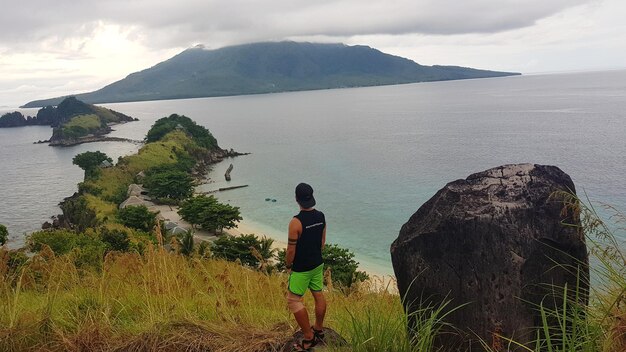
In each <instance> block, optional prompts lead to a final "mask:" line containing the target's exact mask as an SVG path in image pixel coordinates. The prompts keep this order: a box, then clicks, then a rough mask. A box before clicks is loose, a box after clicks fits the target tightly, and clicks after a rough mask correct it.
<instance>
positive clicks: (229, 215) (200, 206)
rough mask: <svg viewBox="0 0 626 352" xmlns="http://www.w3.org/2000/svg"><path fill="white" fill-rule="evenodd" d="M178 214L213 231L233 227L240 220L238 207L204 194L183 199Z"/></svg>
mask: <svg viewBox="0 0 626 352" xmlns="http://www.w3.org/2000/svg"><path fill="white" fill-rule="evenodd" d="M178 214H180V216H181V217H182V218H183V220H185V221H187V222H189V223H190V224H192V225H194V226H195V225H199V226H200V227H202V228H203V229H206V230H209V231H215V232H222V230H223V229H230V228H233V227H235V226H236V223H237V222H239V221H241V220H242V217H241V214H240V212H239V207H233V206H231V205H229V204H222V203H220V202H218V201H217V199H216V198H215V197H214V196H208V197H207V196H204V195H201V196H197V197H193V198H189V199H187V200H185V201H183V202H182V203H181V207H180V210H179V211H178Z"/></svg>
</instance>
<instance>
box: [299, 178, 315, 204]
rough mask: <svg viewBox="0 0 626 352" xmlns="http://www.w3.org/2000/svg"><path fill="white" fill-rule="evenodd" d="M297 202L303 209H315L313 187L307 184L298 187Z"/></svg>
mask: <svg viewBox="0 0 626 352" xmlns="http://www.w3.org/2000/svg"><path fill="white" fill-rule="evenodd" d="M296 201H297V202H298V204H300V206H301V207H303V208H305V209H307V208H313V207H314V206H315V198H313V187H311V186H309V185H307V184H306V183H301V184H299V185H297V186H296Z"/></svg>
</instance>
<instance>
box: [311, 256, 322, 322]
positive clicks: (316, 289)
mask: <svg viewBox="0 0 626 352" xmlns="http://www.w3.org/2000/svg"><path fill="white" fill-rule="evenodd" d="M311 274H312V276H311V282H309V289H311V293H312V294H313V298H314V299H315V330H318V331H319V330H322V329H323V328H324V316H325V315H326V298H324V293H322V290H323V289H324V264H321V265H320V266H318V267H317V268H315V269H313V270H312V271H311Z"/></svg>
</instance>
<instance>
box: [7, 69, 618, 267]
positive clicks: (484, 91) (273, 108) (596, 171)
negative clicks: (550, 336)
mask: <svg viewBox="0 0 626 352" xmlns="http://www.w3.org/2000/svg"><path fill="white" fill-rule="evenodd" d="M106 106H107V107H110V108H113V109H116V110H118V111H121V112H123V113H126V114H129V115H131V116H133V117H138V118H139V119H141V121H139V122H133V123H129V124H126V125H122V126H118V127H117V128H116V129H117V131H116V132H114V134H113V135H117V136H123V137H128V138H135V139H137V138H142V137H143V136H144V135H145V133H146V131H147V130H148V128H149V127H150V125H151V124H152V123H153V122H154V121H155V120H156V119H157V118H159V117H162V116H166V115H169V114H171V113H179V114H185V115H187V116H189V117H191V118H193V119H195V120H196V121H198V123H200V124H202V125H204V126H207V127H208V128H209V129H210V130H211V131H212V133H213V134H214V135H215V136H216V138H217V139H218V141H219V143H220V146H222V147H228V148H231V147H232V148H234V149H236V150H238V151H242V152H251V153H252V154H251V155H248V156H242V157H239V158H235V159H232V160H227V161H226V162H224V163H222V164H218V165H216V166H215V168H214V171H213V172H212V173H211V175H210V176H211V177H212V179H213V180H214V183H211V184H208V185H205V186H203V189H205V190H212V189H217V188H219V187H223V186H226V185H229V186H230V185H240V184H248V185H249V187H247V188H242V189H238V190H233V191H228V192H223V193H219V194H218V197H219V198H220V199H222V200H223V201H228V202H231V203H232V204H234V205H237V206H240V207H241V210H242V214H243V216H244V220H245V221H246V222H247V223H249V224H251V225H252V226H253V227H255V228H257V229H259V230H261V231H262V232H263V233H264V234H267V235H269V236H272V237H276V238H278V239H282V240H284V238H285V236H286V235H285V233H286V227H287V224H288V222H289V219H290V218H291V216H292V215H293V214H295V213H296V212H297V206H296V204H295V202H294V199H293V198H294V196H293V188H294V187H295V185H296V184H297V183H299V182H302V181H304V182H308V183H310V184H311V185H313V187H314V188H315V196H316V199H317V201H318V208H319V209H320V210H322V211H324V212H325V213H326V217H327V221H328V238H329V241H330V242H334V243H338V244H340V245H342V246H345V247H349V248H351V249H352V250H354V251H355V253H357V259H358V260H359V261H360V262H362V263H363V264H364V266H365V267H366V268H370V269H372V270H374V271H377V272H381V273H391V272H392V270H391V263H390V257H389V245H390V244H391V242H392V241H393V240H394V239H395V238H396V237H397V235H398V232H399V230H400V227H401V226H402V224H404V222H406V221H407V220H408V218H409V217H410V215H411V214H413V213H414V212H415V211H416V210H417V209H418V208H419V206H420V205H421V204H423V203H424V202H425V201H426V200H428V199H429V198H430V197H431V196H432V195H433V194H434V193H435V192H436V191H437V190H438V189H440V188H441V187H442V186H443V185H445V184H446V183H447V182H450V181H453V180H455V179H458V178H464V177H466V176H468V175H469V174H471V173H474V172H477V171H481V170H484V169H487V168H490V167H494V166H498V165H501V164H506V163H518V162H532V163H541V164H553V165H557V166H559V167H560V168H561V169H563V170H564V171H565V172H567V173H568V174H569V175H570V176H572V178H573V179H574V182H575V183H576V185H577V187H578V189H579V191H580V190H582V189H583V188H584V190H585V191H586V192H587V194H588V195H589V196H590V198H591V199H592V200H598V201H602V202H606V203H609V204H613V205H615V206H617V207H618V208H621V209H626V189H625V187H624V182H623V175H624V174H625V173H626V163H625V162H624V155H626V142H625V138H624V137H625V136H626V71H613V72H599V73H584V74H564V75H537V76H522V77H506V78H497V79H482V80H468V81H450V82H434V83H424V84H410V85H398V86H386V87H370V88H357V89H340V90H324V91H313V92H297V93H283V94H270V95H255V96H240V97H224V98H205V99H188V100H172V101H158V102H139V103H121V104H106ZM32 128H36V127H32ZM28 129H29V128H20V129H15V131H18V130H19V131H26V130H28ZM2 133H7V132H6V130H4V131H3V130H0V145H2V148H3V150H4V149H6V148H7V147H6V146H5V145H4V138H3V137H2ZM17 133H22V132H17ZM13 134H16V133H13ZM20 138H22V137H20ZM24 138H25V137H24ZM29 138H30V137H29ZM36 139H40V138H39V137H37V138H36ZM36 139H35V140H36ZM32 140H33V138H31V139H30V140H29V142H30V141H32ZM107 145H108V146H109V147H106V148H112V146H118V147H116V148H120V147H119V146H120V145H125V146H126V147H121V149H116V150H117V152H118V154H119V153H122V154H123V153H126V152H132V151H133V148H131V147H128V146H129V145H128V144H123V143H109V144H107ZM36 147H39V148H40V149H37V150H38V151H45V153H43V152H42V153H39V154H37V155H35V156H33V157H35V158H48V157H47V156H46V155H47V154H49V153H57V154H58V153H61V152H57V151H52V152H51V151H50V150H55V148H49V147H45V146H39V145H37V146H36ZM80 147H81V148H76V147H74V148H68V149H66V151H65V152H63V153H66V154H67V156H63V157H62V156H59V158H61V159H62V158H64V157H67V158H69V159H70V160H69V165H68V162H67V161H65V162H63V163H61V162H60V161H59V163H61V164H60V165H65V167H64V168H63V169H64V171H63V172H67V173H68V174H72V175H73V176H72V177H67V178H66V181H67V184H68V186H67V188H70V189H74V188H75V183H76V182H78V181H76V180H74V179H75V178H80V176H82V174H81V170H79V169H77V168H76V167H73V166H72V165H71V157H70V156H69V155H74V154H76V153H78V152H80V151H83V150H84V149H86V148H89V149H90V150H97V149H100V150H103V149H102V148H105V147H104V146H102V145H86V146H80ZM11 148H16V147H15V146H13V147H11ZM46 148H47V149H46ZM124 148H126V149H124ZM122 149H124V150H122ZM107 152H108V151H107ZM9 154H10V153H9ZM11 155H12V154H11ZM11 155H8V156H5V154H3V155H2V158H3V159H2V160H3V164H5V165H11V164H12V163H16V162H17V163H20V162H21V161H20V160H16V159H17V158H15V157H13V156H11ZM5 158H6V159H5ZM231 162H232V163H233V165H234V170H233V172H232V177H233V179H232V181H231V182H230V183H226V182H225V181H224V179H223V174H224V170H225V169H226V168H227V167H228V165H229V164H230V163H231ZM36 163H37V161H33V164H36ZM49 167H50V168H54V167H53V166H49ZM68 168H74V169H72V170H70V169H68ZM26 169H28V167H26ZM40 171H41V170H40ZM29 172H32V170H30V171H28V170H26V171H24V170H22V171H21V172H20V175H28V173H29ZM46 172H48V171H45V170H44V171H41V173H42V174H44V175H45V174H46ZM74 174H76V175H74ZM26 177H27V176H22V178H26ZM13 181H15V180H13ZM22 182H23V183H24V185H20V186H19V187H22V186H24V187H23V188H24V189H23V190H22V191H20V192H21V193H22V194H24V193H27V192H28V190H27V189H28V183H27V182H24V181H23V180H22ZM59 182H60V181H59ZM0 186H1V187H0V188H3V189H4V188H11V187H16V186H15V185H14V182H13V183H12V181H8V182H7V181H5V177H4V176H3V178H2V184H0ZM70 193H71V191H70V192H67V193H65V194H63V195H62V196H66V195H69V194H70ZM62 196H59V194H58V193H51V194H49V195H48V194H46V193H45V192H44V193H43V194H41V193H39V194H37V197H38V199H40V200H41V201H40V203H42V204H41V205H42V206H43V204H44V203H45V204H47V206H48V207H49V206H50V204H52V205H54V204H56V203H58V201H60V200H61V199H60V198H61V197H62ZM266 198H271V199H276V202H266V201H265V199H266ZM0 199H1V198H0ZM16 202H17V203H19V200H16ZM12 206H14V205H12V204H5V205H4V206H3V208H2V212H0V223H2V222H6V221H5V220H4V219H7V218H8V217H10V211H11V210H10V208H11V207H12ZM37 206H39V204H38V205H37ZM7 209H8V210H7ZM37 219H39V218H37ZM14 228H15V226H14Z"/></svg>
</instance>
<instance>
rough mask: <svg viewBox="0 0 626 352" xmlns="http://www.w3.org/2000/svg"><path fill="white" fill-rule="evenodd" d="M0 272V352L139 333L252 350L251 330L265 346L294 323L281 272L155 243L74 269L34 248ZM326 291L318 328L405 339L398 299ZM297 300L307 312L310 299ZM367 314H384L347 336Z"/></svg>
mask: <svg viewBox="0 0 626 352" xmlns="http://www.w3.org/2000/svg"><path fill="white" fill-rule="evenodd" d="M0 258H5V259H6V256H2V255H0ZM0 266H4V267H7V266H8V261H7V260H4V259H3V262H2V264H0ZM0 273H2V275H3V277H2V278H1V280H0V297H2V299H0V351H34V350H48V351H66V350H83V351H89V350H95V351H98V350H99V351H113V350H150V349H149V348H148V349H142V348H144V347H146V346H143V345H141V343H140V342H141V341H144V340H145V341H151V342H150V343H153V344H154V345H153V346H159V348H162V349H165V350H167V349H168V348H170V347H171V346H169V345H168V341H176V344H175V345H176V346H178V347H177V348H180V349H181V350H185V349H186V348H187V347H189V346H194V344H200V345H203V344H204V345H203V346H205V347H206V346H209V345H210V346H213V347H210V346H209V347H210V348H211V349H208V350H209V351H211V350H222V351H253V350H255V349H250V348H251V347H250V346H256V345H254V343H253V342H254V341H256V340H255V339H257V338H261V337H262V338H261V340H263V341H265V344H261V345H259V346H256V347H255V348H259V349H258V350H259V351H265V350H267V346H278V345H280V344H281V343H283V342H284V341H286V339H287V338H288V337H290V336H291V334H292V333H293V331H294V330H295V329H296V326H295V321H294V320H293V318H292V316H291V314H290V313H289V311H288V310H287V308H286V303H285V299H284V295H285V292H286V291H285V290H286V280H287V278H286V277H285V276H283V275H265V274H263V273H260V272H258V271H254V270H250V269H246V268H244V267H242V266H240V265H238V264H236V263H232V262H226V261H220V260H207V259H200V258H188V257H185V256H182V255H178V254H174V253H169V252H167V251H165V250H163V249H162V248H157V247H148V248H147V249H146V251H145V253H144V255H143V256H140V255H138V254H133V253H115V252H111V253H109V254H108V255H107V256H106V258H104V260H103V265H102V269H101V270H100V271H95V270H82V269H80V268H77V267H76V266H75V265H74V261H72V260H71V258H70V257H69V256H55V255H54V254H53V253H52V251H50V250H49V249H46V248H44V249H43V250H42V251H40V252H39V253H38V254H37V255H35V256H34V257H33V258H31V259H30V260H29V262H28V263H27V264H26V265H25V266H24V267H23V268H22V269H21V270H20V271H18V272H17V273H13V274H10V273H9V271H8V270H0ZM327 298H328V301H329V307H330V309H329V314H328V317H327V325H328V326H331V327H334V328H335V329H337V330H338V331H339V332H340V333H341V334H344V336H345V337H346V338H347V339H348V340H350V341H352V340H353V339H354V340H355V341H357V343H360V342H362V341H363V340H364V339H369V338H371V337H372V336H375V335H377V334H378V335H385V334H386V335H385V338H384V339H378V340H377V342H376V343H378V346H382V345H383V344H386V343H389V342H390V341H393V340H399V339H404V338H406V332H405V329H404V321H403V318H402V317H403V314H402V306H401V305H400V301H399V299H398V296H396V295H394V294H391V293H388V292H386V291H383V290H382V289H381V290H380V291H379V292H372V291H370V290H364V289H362V290H357V289H354V290H353V291H352V292H351V293H349V294H347V295H346V294H344V293H334V292H329V293H328V294H327ZM305 304H306V305H307V306H308V307H309V311H310V312H313V307H312V299H311V298H310V297H308V298H307V299H306V301H305ZM367 315H369V316H370V317H377V318H376V319H378V318H379V317H380V318H382V317H386V318H385V319H388V321H385V320H378V321H373V320H372V321H370V323H371V324H370V327H371V330H369V331H361V332H360V333H359V335H358V336H357V335H354V334H353V332H354V333H356V331H359V329H361V327H359V326H358V323H357V325H354V324H355V322H359V321H361V317H365V316H367ZM390 322H393V325H391V324H390ZM384 329H387V331H386V332H385V331H384ZM353 335H354V336H353ZM367 335H372V336H367ZM185 336H186V337H185ZM255 336H256V337H255ZM209 340H210V341H211V342H210V343H209V344H208V345H207V343H208V342H207V341H209ZM185 341H186V342H185ZM203 341H204V342H203ZM371 341H373V340H371ZM185 343H186V344H188V345H187V347H185V348H183V344H185ZM226 343H228V345H224V344H226ZM361 345H363V344H361ZM369 345H372V342H370V343H369ZM81 346H82V347H81ZM142 346H143V347H142ZM168 346H169V347H168ZM220 346H221V347H220ZM225 346H226V347H225ZM228 346H230V347H228ZM218 347H219V348H218ZM366 350H371V351H373V350H375V349H366ZM405 350H407V349H402V350H398V351H405Z"/></svg>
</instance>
